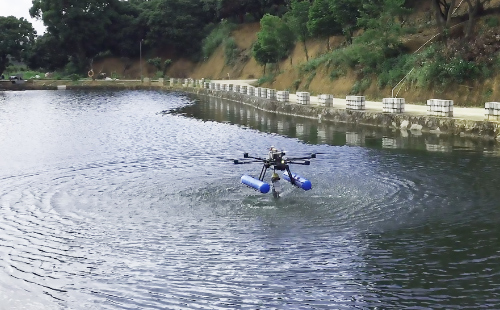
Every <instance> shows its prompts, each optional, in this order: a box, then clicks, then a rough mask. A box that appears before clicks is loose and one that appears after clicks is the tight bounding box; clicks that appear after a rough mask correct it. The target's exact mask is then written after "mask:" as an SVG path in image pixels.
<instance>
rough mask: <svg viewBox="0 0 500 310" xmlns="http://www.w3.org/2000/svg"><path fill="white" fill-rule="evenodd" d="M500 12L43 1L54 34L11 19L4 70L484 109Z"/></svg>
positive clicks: (292, 1) (1, 60) (424, 5)
mask: <svg viewBox="0 0 500 310" xmlns="http://www.w3.org/2000/svg"><path fill="white" fill-rule="evenodd" d="M499 12H500V0H259V1H255V0H129V1H121V0H65V1H60V0H58V1H52V0H34V1H33V7H32V8H31V10H30V14H31V15H32V16H33V17H38V18H40V19H42V20H43V22H44V24H45V25H46V26H47V32H46V33H45V34H44V35H43V36H38V37H36V36H35V35H36V33H34V30H33V29H32V27H31V26H30V25H29V23H27V22H26V21H24V20H22V19H21V20H19V19H17V18H14V17H8V18H3V17H0V24H2V25H3V26H2V29H4V31H3V32H0V43H1V42H3V43H1V44H0V73H3V72H4V71H5V73H7V74H12V73H16V71H17V70H18V69H19V71H24V72H27V71H26V70H27V69H31V70H32V71H31V72H39V73H44V72H47V71H55V73H54V74H53V76H57V77H58V78H59V77H69V78H71V79H78V78H82V77H87V72H95V76H94V77H99V78H103V77H112V78H119V79H138V78H141V77H144V76H148V77H153V78H158V77H179V78H183V77H192V78H208V79H249V78H255V79H258V81H259V82H258V84H259V85H263V86H265V87H271V88H275V89H286V90H290V91H291V92H295V91H297V90H305V91H310V92H312V93H313V94H319V93H328V94H333V95H335V96H337V97H343V96H345V95H348V94H357V95H365V96H367V98H368V99H381V98H383V97H389V96H398V97H404V98H406V99H407V102H412V103H423V102H425V100H426V99H429V98H442V99H453V100H454V101H455V103H456V105H461V106H482V105H483V104H484V102H485V101H497V100H499V101H500V99H498V98H499V97H500V89H498V84H499V82H500V80H499V76H500V53H499V51H500V18H499V15H498V14H499ZM20 26H22V27H20ZM20 29H21V30H22V31H19V30H20ZM13 59H17V60H19V61H22V63H24V64H26V66H27V67H28V68H17V67H16V66H15V65H13V63H14V62H13V61H12V60H13ZM89 70H92V71H89ZM40 75H43V74H40ZM25 78H29V76H26V77H25ZM396 86H397V87H396Z"/></svg>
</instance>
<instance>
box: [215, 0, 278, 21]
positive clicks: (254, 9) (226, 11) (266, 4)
mask: <svg viewBox="0 0 500 310" xmlns="http://www.w3.org/2000/svg"><path fill="white" fill-rule="evenodd" d="M205 1H210V0H205ZM213 1H216V10H217V16H218V17H219V18H231V17H233V16H238V17H239V21H240V23H242V22H243V19H244V16H245V15H246V14H250V15H251V16H253V18H254V19H255V20H260V19H261V18H262V17H263V16H264V14H266V12H267V13H268V12H270V11H272V10H273V8H274V9H276V8H277V7H279V6H281V5H285V4H287V0H213Z"/></svg>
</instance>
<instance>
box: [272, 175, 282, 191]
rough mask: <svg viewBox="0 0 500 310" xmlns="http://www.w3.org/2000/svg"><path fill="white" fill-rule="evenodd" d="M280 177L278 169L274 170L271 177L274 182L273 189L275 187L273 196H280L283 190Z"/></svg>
mask: <svg viewBox="0 0 500 310" xmlns="http://www.w3.org/2000/svg"><path fill="white" fill-rule="evenodd" d="M279 181H280V177H279V175H278V174H277V173H276V171H274V172H273V176H272V177H271V182H272V184H273V185H272V189H273V197H274V198H280V192H281V184H280V182H279Z"/></svg>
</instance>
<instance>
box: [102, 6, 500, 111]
mask: <svg viewBox="0 0 500 310" xmlns="http://www.w3.org/2000/svg"><path fill="white" fill-rule="evenodd" d="M494 5H497V6H499V5H500V0H492V1H491V3H490V6H494ZM463 9H464V8H460V10H463ZM462 13H465V12H462ZM432 19H433V17H432V12H431V9H430V7H429V5H428V3H427V2H421V4H420V5H419V7H418V8H417V9H416V13H415V14H414V15H413V16H412V19H411V22H412V23H415V24H431V23H432ZM259 28H260V25H259V23H252V24H243V25H240V26H239V27H238V28H237V29H236V30H234V31H233V33H232V37H233V38H234V39H235V41H236V44H237V45H238V48H239V49H240V50H241V54H240V57H239V59H238V61H237V62H236V64H235V65H233V66H228V65H226V63H225V57H224V50H223V47H222V46H221V47H219V48H218V49H217V50H216V51H215V53H214V54H213V55H212V56H211V57H210V58H209V59H207V60H206V61H203V62H200V63H193V62H192V61H190V60H187V59H183V58H179V59H175V61H174V62H173V64H172V66H171V67H170V68H169V70H168V72H167V75H168V76H171V77H179V78H184V77H191V78H195V79H200V78H208V79H254V78H260V77H262V76H263V67H262V66H260V65H259V64H257V62H256V61H255V60H254V59H253V57H252V56H251V47H252V44H253V43H254V42H255V41H256V39H257V32H258V31H259ZM436 33H437V30H436V29H435V28H432V27H428V28H425V29H423V30H421V31H420V32H418V33H415V34H412V35H409V36H407V37H406V38H405V39H404V44H405V45H406V47H407V48H408V49H409V50H410V51H415V50H417V49H418V48H420V47H421V46H422V45H423V44H425V43H426V42H428V41H429V39H431V38H432V37H433V36H434V35H435V34H436ZM329 40H330V45H331V46H332V47H336V46H339V45H340V44H343V43H344V39H343V37H331V38H330V39H329ZM306 44H307V50H308V54H309V57H310V58H315V57H317V56H319V55H321V54H323V53H325V52H326V51H327V49H326V48H327V44H326V40H310V41H308V42H307V43H306ZM157 56H159V57H161V58H162V59H167V58H172V59H174V58H173V56H172V55H169V54H168V51H160V52H156V53H152V54H150V55H143V58H142V73H143V76H149V77H155V74H156V69H155V68H153V67H152V66H149V65H147V63H146V59H148V58H152V57H157ZM305 62H306V54H305V51H304V45H303V44H302V43H300V42H299V43H297V44H296V46H295V48H294V50H293V52H292V53H291V56H290V57H289V58H288V59H286V60H284V61H282V62H281V63H279V64H278V69H279V72H280V74H279V75H277V76H276V78H275V80H274V81H273V82H272V83H267V84H264V85H263V86H265V87H270V88H275V89H278V90H290V91H291V92H295V91H297V90H307V91H310V92H311V93H312V94H320V93H327V94H333V95H335V96H336V97H340V98H342V97H344V96H346V95H348V94H350V93H351V92H352V88H353V85H354V84H355V83H356V75H355V74H354V73H352V72H348V73H347V74H346V75H345V76H342V77H339V78H337V79H335V80H334V81H332V80H331V79H330V77H329V73H330V72H329V70H327V69H326V68H324V66H323V67H320V68H319V69H318V70H317V71H316V72H314V73H312V74H308V75H304V76H299V71H298V65H299V64H301V63H305ZM94 71H96V72H99V71H102V72H105V73H107V74H108V76H109V75H111V74H112V73H114V74H116V75H117V76H120V77H121V78H135V79H136V78H138V77H140V75H141V66H140V65H139V61H138V59H137V60H135V61H131V60H127V59H118V58H110V59H106V60H103V61H100V62H96V63H95V64H94ZM391 88H392V86H391V87H387V88H384V89H379V88H378V87H377V83H376V81H375V80H374V81H373V82H372V84H371V86H370V87H369V88H368V89H367V90H366V91H365V92H364V93H363V94H362V95H365V96H366V97H367V98H368V99H372V100H373V99H377V100H379V99H381V98H384V97H390V96H391ZM397 92H398V90H396V91H395V93H397ZM398 96H399V97H403V98H405V99H406V101H407V102H408V103H424V102H425V101H426V100H427V99H430V98H442V99H452V100H454V101H455V104H456V105H459V106H460V105H461V106H470V105H476V106H480V105H482V104H484V102H485V101H496V100H495V98H500V77H493V78H491V79H489V80H487V81H484V82H483V83H472V84H470V85H456V86H454V87H450V88H449V89H446V90H440V91H439V92H438V91H432V90H427V89H417V88H414V87H409V85H407V84H405V83H403V84H402V87H401V89H400V90H399V94H398ZM497 100H500V99H497Z"/></svg>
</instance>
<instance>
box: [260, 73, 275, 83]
mask: <svg viewBox="0 0 500 310" xmlns="http://www.w3.org/2000/svg"><path fill="white" fill-rule="evenodd" d="M275 79H276V74H275V73H271V74H265V75H263V76H262V77H261V78H259V79H258V80H257V85H259V86H260V85H262V84H265V83H272V82H274V80H275Z"/></svg>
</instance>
